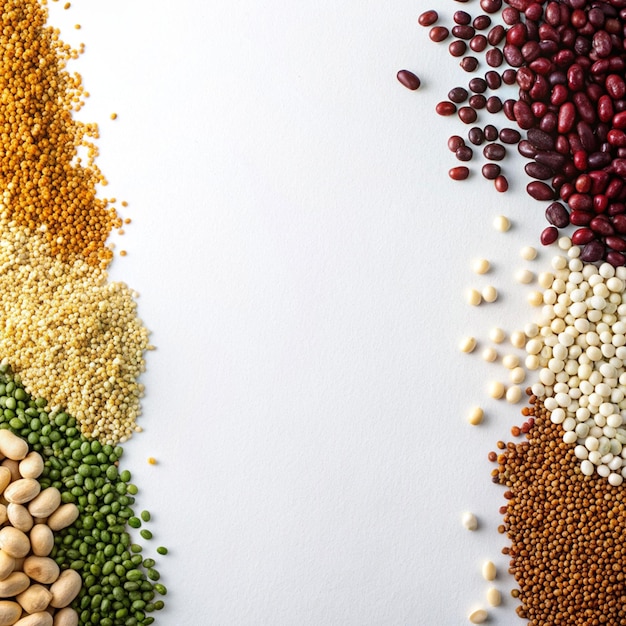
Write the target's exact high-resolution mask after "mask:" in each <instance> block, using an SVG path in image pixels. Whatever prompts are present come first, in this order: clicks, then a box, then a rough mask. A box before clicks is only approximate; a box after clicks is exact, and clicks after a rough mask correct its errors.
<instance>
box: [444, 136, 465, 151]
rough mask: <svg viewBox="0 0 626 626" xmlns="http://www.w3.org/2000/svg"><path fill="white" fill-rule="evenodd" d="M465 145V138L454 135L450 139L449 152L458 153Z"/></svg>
mask: <svg viewBox="0 0 626 626" xmlns="http://www.w3.org/2000/svg"><path fill="white" fill-rule="evenodd" d="M464 145H465V140H464V139H463V137H459V136H458V135H452V136H451V137H450V138H449V139H448V150H450V152H456V151H457V150H458V149H459V148H460V147H461V146H464Z"/></svg>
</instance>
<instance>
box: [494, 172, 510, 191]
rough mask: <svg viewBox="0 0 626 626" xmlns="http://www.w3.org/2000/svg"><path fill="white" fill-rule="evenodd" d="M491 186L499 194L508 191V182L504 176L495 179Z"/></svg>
mask: <svg viewBox="0 0 626 626" xmlns="http://www.w3.org/2000/svg"><path fill="white" fill-rule="evenodd" d="M493 185H494V187H495V188H496V191H498V192H500V193H504V192H505V191H508V190H509V181H508V179H507V177H506V176H503V175H502V174H500V176H498V177H496V179H495V180H494V181H493Z"/></svg>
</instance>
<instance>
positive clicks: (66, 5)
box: [63, 2, 72, 9]
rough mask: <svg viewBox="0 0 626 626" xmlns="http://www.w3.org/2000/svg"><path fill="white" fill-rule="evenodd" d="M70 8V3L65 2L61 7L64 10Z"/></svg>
mask: <svg viewBox="0 0 626 626" xmlns="http://www.w3.org/2000/svg"><path fill="white" fill-rule="evenodd" d="M71 6H72V5H71V3H69V2H66V3H65V4H64V5H63V8H64V9H69V8H70V7H71Z"/></svg>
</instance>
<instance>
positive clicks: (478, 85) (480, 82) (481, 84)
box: [469, 77, 487, 93]
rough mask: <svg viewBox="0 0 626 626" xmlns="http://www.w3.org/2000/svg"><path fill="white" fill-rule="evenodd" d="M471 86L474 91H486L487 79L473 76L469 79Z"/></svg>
mask: <svg viewBox="0 0 626 626" xmlns="http://www.w3.org/2000/svg"><path fill="white" fill-rule="evenodd" d="M469 88H470V90H471V91H473V92H474V93H484V92H485V91H487V81H486V80H485V79H484V78H479V77H476V78H472V79H471V80H470V81H469Z"/></svg>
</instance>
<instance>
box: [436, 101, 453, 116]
mask: <svg viewBox="0 0 626 626" xmlns="http://www.w3.org/2000/svg"><path fill="white" fill-rule="evenodd" d="M435 111H436V112H437V113H438V114H439V115H454V114H455V113H456V105H455V104H454V103H452V102H448V101H446V100H444V101H443V102H439V103H438V104H437V106H436V107H435Z"/></svg>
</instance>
